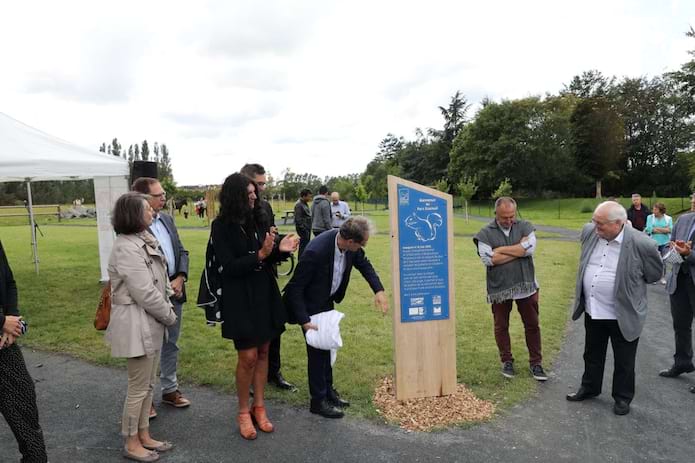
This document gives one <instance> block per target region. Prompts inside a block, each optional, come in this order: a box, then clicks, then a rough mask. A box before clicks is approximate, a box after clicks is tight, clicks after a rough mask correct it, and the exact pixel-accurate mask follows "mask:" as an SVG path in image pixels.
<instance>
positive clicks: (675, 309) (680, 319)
mask: <svg viewBox="0 0 695 463" xmlns="http://www.w3.org/2000/svg"><path fill="white" fill-rule="evenodd" d="M677 278H678V279H677V281H676V291H675V292H674V293H673V294H672V295H671V297H670V299H671V317H672V318H673V333H674V337H675V341H676V353H675V354H674V355H673V365H674V366H675V367H676V368H683V369H689V368H690V367H692V366H693V330H692V325H693V309H694V308H695V285H693V280H692V278H691V276H690V275H689V274H685V273H683V272H678V277H677Z"/></svg>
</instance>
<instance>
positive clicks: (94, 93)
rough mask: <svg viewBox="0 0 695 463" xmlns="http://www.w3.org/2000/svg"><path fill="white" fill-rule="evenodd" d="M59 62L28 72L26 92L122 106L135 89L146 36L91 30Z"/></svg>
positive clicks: (136, 33) (125, 29)
mask: <svg viewBox="0 0 695 463" xmlns="http://www.w3.org/2000/svg"><path fill="white" fill-rule="evenodd" d="M86 36H88V37H89V38H88V39H85V40H81V41H79V43H78V44H77V46H76V48H74V49H71V50H65V53H66V54H67V55H68V57H66V58H64V60H63V61H61V62H53V63H52V65H50V64H49V66H46V67H44V68H43V69H41V68H39V69H37V70H34V71H30V72H28V74H27V78H26V80H25V84H24V90H25V91H26V92H27V93H48V94H51V95H54V96H57V97H59V98H63V99H66V100H73V101H78V102H83V103H97V104H106V103H124V102H127V101H128V100H129V99H130V97H131V95H132V94H133V92H134V89H135V86H136V78H137V71H136V70H137V69H138V67H139V64H140V61H141V59H142V57H143V54H144V50H145V49H146V46H147V36H146V35H144V34H141V33H138V32H136V31H134V30H133V28H130V27H129V28H123V29H116V28H114V29H112V30H111V31H108V30H105V31H104V30H101V31H99V30H92V31H88V32H87V33H86Z"/></svg>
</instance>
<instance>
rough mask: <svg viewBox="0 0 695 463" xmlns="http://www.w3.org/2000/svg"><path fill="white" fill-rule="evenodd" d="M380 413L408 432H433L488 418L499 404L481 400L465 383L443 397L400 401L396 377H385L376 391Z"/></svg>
mask: <svg viewBox="0 0 695 463" xmlns="http://www.w3.org/2000/svg"><path fill="white" fill-rule="evenodd" d="M374 405H375V406H376V408H377V412H378V413H379V414H381V415H382V416H383V417H384V418H386V419H387V420H388V421H391V422H396V423H398V424H399V425H400V427H401V428H403V429H406V430H408V431H431V430H432V429H435V428H443V427H446V426H451V425H454V424H461V423H470V422H477V421H484V420H487V419H489V418H490V417H491V416H492V415H493V413H494V412H495V405H494V404H493V403H492V402H489V401H487V400H481V399H478V398H477V397H476V396H475V395H474V394H473V393H472V392H471V391H470V390H468V388H466V386H464V385H463V384H459V385H457V388H456V392H455V393H454V394H452V395H448V396H443V397H424V398H420V399H409V400H402V401H400V400H396V390H395V388H394V387H393V378H392V377H391V376H387V377H385V378H384V379H383V380H382V381H381V384H379V385H378V386H377V388H376V390H375V391H374Z"/></svg>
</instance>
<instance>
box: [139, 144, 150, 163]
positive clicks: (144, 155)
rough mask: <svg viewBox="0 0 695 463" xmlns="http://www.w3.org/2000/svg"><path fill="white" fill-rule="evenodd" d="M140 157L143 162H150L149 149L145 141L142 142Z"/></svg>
mask: <svg viewBox="0 0 695 463" xmlns="http://www.w3.org/2000/svg"><path fill="white" fill-rule="evenodd" d="M140 157H141V158H142V160H143V161H149V160H150V147H149V146H147V140H143V141H142V150H141V151H140Z"/></svg>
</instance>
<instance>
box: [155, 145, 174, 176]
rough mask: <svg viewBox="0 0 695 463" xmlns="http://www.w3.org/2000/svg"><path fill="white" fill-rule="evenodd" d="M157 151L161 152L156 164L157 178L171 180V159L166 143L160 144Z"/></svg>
mask: <svg viewBox="0 0 695 463" xmlns="http://www.w3.org/2000/svg"><path fill="white" fill-rule="evenodd" d="M155 146H156V144H155ZM159 151H160V152H161V156H160V157H159V161H158V162H157V170H158V172H159V176H160V178H169V179H172V180H173V179H174V174H173V172H172V171H171V158H170V155H169V148H168V147H167V145H166V143H162V145H161V146H160V147H159Z"/></svg>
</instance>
